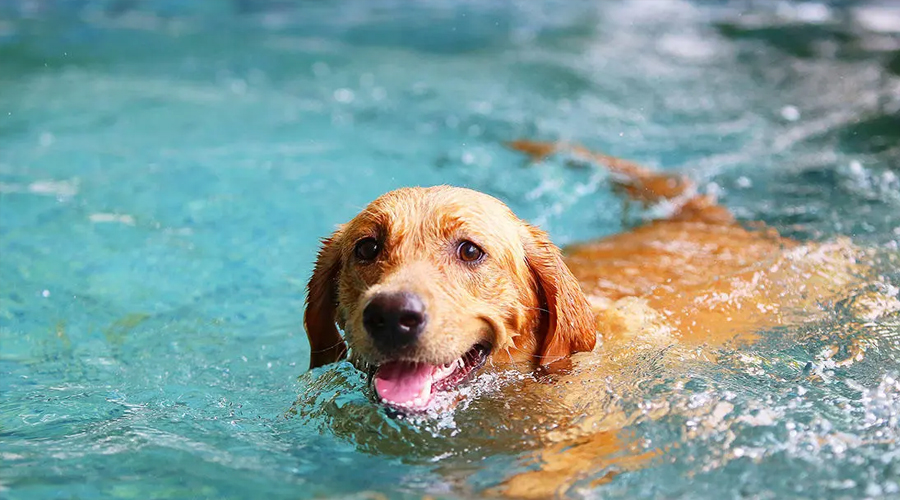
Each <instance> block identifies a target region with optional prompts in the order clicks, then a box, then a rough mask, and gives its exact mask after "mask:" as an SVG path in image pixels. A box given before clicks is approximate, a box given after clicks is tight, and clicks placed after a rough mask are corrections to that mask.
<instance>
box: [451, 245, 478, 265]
mask: <svg viewBox="0 0 900 500" xmlns="http://www.w3.org/2000/svg"><path fill="white" fill-rule="evenodd" d="M456 256H457V257H459V260H461V261H463V262H469V263H475V262H478V261H480V260H481V259H483V258H484V250H482V249H481V248H479V247H478V245H476V244H474V243H472V242H471V241H463V242H461V243H460V244H459V246H458V247H456Z"/></svg>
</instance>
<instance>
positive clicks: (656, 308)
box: [305, 141, 851, 367]
mask: <svg viewBox="0 0 900 500" xmlns="http://www.w3.org/2000/svg"><path fill="white" fill-rule="evenodd" d="M512 147H514V148H515V149H518V150H521V151H524V152H526V153H528V154H530V155H531V156H532V157H535V158H542V157H543V156H545V155H547V154H551V153H553V152H555V151H557V150H558V149H562V148H568V149H569V150H571V151H572V152H574V153H575V154H579V155H582V156H586V157H587V158H588V159H589V160H591V161H594V162H596V163H599V164H603V165H606V166H607V167H608V168H609V169H610V170H611V171H612V172H613V173H614V174H618V175H619V177H618V184H617V185H618V186H619V187H620V188H621V189H622V190H623V191H625V192H626V193H627V194H629V196H631V197H632V198H635V199H639V200H641V201H644V202H656V201H660V200H677V199H678V197H680V196H683V199H682V200H681V202H680V203H681V204H680V206H679V207H677V210H676V211H675V212H674V213H673V214H672V217H670V218H668V219H664V220H658V221H653V222H650V223H648V224H646V225H644V226H641V227H638V228H636V229H634V230H632V231H629V232H626V233H622V234H618V235H614V236H611V237H608V238H605V239H601V240H599V241H594V242H589V243H584V244H579V245H573V246H571V247H569V248H567V249H566V252H565V256H564V255H563V253H562V252H560V250H559V249H558V248H557V247H556V246H555V245H553V243H552V242H551V241H550V240H549V238H548V236H547V234H546V233H544V232H543V231H541V230H540V229H538V228H536V227H534V226H531V225H530V224H528V223H527V222H525V221H522V220H521V219H519V218H518V217H516V216H515V214H513V213H512V211H510V210H509V208H507V207H506V205H504V204H503V203H502V202H500V201H499V200H497V199H495V198H493V197H490V196H488V195H485V194H482V193H478V192H476V191H472V190H468V189H463V188H456V187H449V186H437V187H430V188H403V189H399V190H396V191H392V192H389V193H387V194H385V195H383V196H381V197H380V198H378V199H376V200H375V201H373V202H372V203H371V204H370V205H369V206H367V207H366V208H365V209H364V210H363V211H362V212H361V213H360V214H359V215H357V216H356V217H354V218H353V220H351V221H350V222H348V223H347V224H345V225H343V226H341V227H340V228H339V229H338V230H337V231H336V232H335V233H334V234H333V235H331V237H329V238H328V239H326V240H325V241H324V242H323V246H322V249H321V252H320V253H319V256H318V260H317V263H316V267H315V271H314V273H313V276H312V278H311V280H310V282H309V296H308V307H307V309H306V316H305V326H306V330H307V334H308V336H309V340H310V345H311V359H310V366H311V367H315V366H321V365H324V364H327V363H330V362H333V361H336V360H338V359H341V358H342V357H344V356H345V355H346V354H347V351H348V349H347V346H348V345H349V346H350V347H351V349H350V350H349V351H350V357H351V361H354V362H355V363H356V364H358V365H367V364H377V363H379V362H380V361H382V359H381V355H380V354H379V353H378V351H377V350H376V349H374V348H373V346H372V343H371V340H370V338H369V336H368V335H367V334H366V333H365V330H364V329H363V326H362V319H361V313H362V309H363V306H364V305H365V304H366V303H367V301H368V299H369V298H370V297H371V296H372V295H374V294H375V293H378V292H381V291H396V290H407V291H412V292H414V293H416V294H418V295H420V296H421V297H422V298H423V300H424V302H425V304H426V309H427V311H428V316H429V321H428V326H427V330H426V331H425V332H424V333H423V335H422V336H421V339H420V341H419V342H418V344H417V346H416V348H415V350H414V351H412V352H409V353H407V354H406V355H405V358H407V359H410V360H414V361H424V362H429V363H432V364H443V363H445V362H449V361H452V360H454V359H456V358H458V357H459V356H460V355H462V354H463V353H464V352H465V351H466V350H468V349H469V348H471V347H472V345H474V344H475V343H478V342H489V343H490V344H491V345H492V346H493V351H492V355H491V356H492V360H493V361H494V362H531V363H533V364H535V365H546V364H549V363H552V362H554V361H557V360H560V359H562V358H565V357H567V356H569V355H570V354H572V353H574V352H581V351H590V350H592V349H593V348H594V346H595V343H596V338H597V334H598V333H599V335H600V338H601V339H605V340H606V341H610V340H613V339H616V338H619V337H622V336H633V335H636V334H639V333H640V332H637V331H635V328H637V327H636V326H635V321H636V320H635V318H636V317H638V315H637V312H638V311H640V312H641V315H640V316H641V317H644V318H645V319H646V318H652V319H653V321H655V324H656V325H657V326H656V329H657V330H659V331H665V333H666V334H667V335H674V336H676V337H677V338H678V339H679V341H681V342H684V343H694V344H698V345H699V344H703V345H706V346H709V345H719V344H722V343H724V342H727V341H729V340H732V339H734V338H736V337H740V336H752V335H753V334H754V333H755V332H756V331H758V330H760V329H762V328H769V327H772V326H777V325H780V324H783V323H784V322H785V321H789V320H790V318H791V317H792V315H793V314H795V313H796V312H797V311H799V310H803V309H806V307H805V306H808V305H810V304H814V303H816V302H817V301H821V300H823V299H826V298H827V297H829V296H831V295H833V294H834V293H836V292H837V291H839V290H840V289H841V288H842V287H843V286H845V285H846V284H847V282H848V281H849V280H850V271H851V269H850V267H848V266H844V269H843V272H836V270H831V271H830V272H829V273H827V276H826V277H825V278H822V277H817V276H816V273H815V272H811V271H814V270H812V269H806V270H805V271H804V269H802V268H803V267H804V266H803V263H802V261H800V260H798V261H792V262H788V261H786V260H785V258H786V256H787V255H790V252H792V251H793V252H806V253H809V252H815V251H816V250H815V248H810V247H801V246H800V245H799V244H798V243H797V242H795V241H793V240H790V239H786V238H782V237H780V236H779V235H778V234H777V233H775V232H774V231H773V230H771V229H764V228H763V229H747V228H745V227H744V226H742V225H740V224H738V223H736V222H735V221H734V220H733V217H732V216H731V214H730V213H729V212H728V211H727V210H726V209H724V208H723V207H721V206H719V205H716V204H715V203H714V202H713V201H712V200H710V199H709V198H707V197H705V196H701V195H695V194H693V193H692V192H691V188H692V186H691V184H690V183H689V182H688V181H687V180H685V179H683V178H680V177H673V176H666V175H661V174H656V173H654V172H651V171H649V170H646V169H644V168H642V167H640V166H637V165H634V164H632V163H630V162H627V161H624V160H620V159H617V158H612V157H609V156H606V155H600V154H596V153H591V152H589V151H586V150H584V149H582V148H578V147H567V146H560V145H555V144H548V143H534V142H527V141H518V142H515V143H513V144H512ZM684 195H687V196H684ZM367 237H374V238H377V239H379V240H382V241H383V245H384V250H383V253H382V255H380V256H379V258H378V260H377V261H376V262H373V263H360V262H357V261H356V260H355V259H354V257H353V252H352V250H353V247H354V245H355V243H356V242H358V241H360V240H361V239H363V238H367ZM462 240H470V241H472V242H474V243H476V244H477V245H479V246H480V247H481V248H482V249H484V250H485V252H486V253H487V258H486V259H485V260H484V262H482V263H480V264H477V265H471V264H468V263H464V262H460V261H459V260H458V259H456V258H455V255H454V249H455V248H456V245H457V244H458V242H459V241H462ZM844 253H846V252H844ZM848 258H850V257H848ZM842 260H843V261H846V259H842ZM806 267H809V266H806ZM842 276H843V277H842ZM798 278H802V279H803V282H802V283H797V281H796V280H797V279H798ZM623 308H625V310H627V311H628V312H627V313H622V311H623ZM337 327H340V328H341V329H342V330H343V331H344V334H345V337H342V336H341V335H340V333H339V332H338V329H337ZM657 333H659V332H657ZM345 338H346V340H345Z"/></svg>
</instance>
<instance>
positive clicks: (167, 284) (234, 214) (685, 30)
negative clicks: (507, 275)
mask: <svg viewBox="0 0 900 500" xmlns="http://www.w3.org/2000/svg"><path fill="white" fill-rule="evenodd" d="M898 96H900V10H898V8H897V6H896V5H895V4H894V3H891V2H853V3H851V2H827V3H819V2H806V3H787V2H765V1H763V2H737V1H734V2H718V3H712V2H700V1H698V2H689V1H672V2H650V1H645V0H632V1H620V2H564V1H558V2H552V1H533V2H532V1H527V2H526V1H522V2H513V3H507V2H493V1H457V2H449V1H437V2H429V3H425V2H422V3H415V4H406V3H402V2H394V1H384V2H366V1H362V0H357V1H354V0H342V1H335V2H302V1H298V2H288V1H274V0H273V1H259V2H256V1H254V2H250V1H233V2H215V1H208V2H200V1H198V2H176V1H159V2H144V1H140V0H135V1H109V2H92V1H83V0H79V1H71V2H62V1H50V0H46V1H40V0H34V1H8V0H0V461H2V463H0V465H2V468H0V495H2V496H3V497H4V498H76V497H77V498H142V499H143V498H201V497H203V498H262V497H266V498H320V497H330V496H342V495H349V496H350V497H352V498H368V497H367V496H366V495H370V494H374V493H382V494H385V495H387V496H388V497H389V498H400V497H408V498H420V497H422V496H423V495H432V496H437V497H441V498H467V497H477V496H480V495H482V494H483V492H484V490H485V488H491V487H494V486H496V485H498V484H499V483H500V482H502V481H503V480H504V479H505V478H507V477H508V476H509V475H511V474H513V473H516V472H521V471H524V470H528V469H530V468H533V467H534V463H533V458H534V455H533V449H534V442H533V441H532V440H531V439H530V438H529V437H528V435H529V434H528V432H523V430H522V428H521V423H517V422H511V421H509V417H508V416H507V415H505V414H504V412H503V411H502V409H497V408H494V407H492V406H491V405H492V404H493V403H492V401H493V400H492V399H491V397H490V391H487V392H486V393H485V394H483V395H481V396H478V395H476V396H475V397H474V402H473V403H472V406H471V407H470V408H467V409H466V408H463V409H459V410H457V411H456V412H454V413H452V414H448V415H443V416H439V417H436V418H433V419H420V420H414V421H408V420H394V419H391V418H388V417H387V416H385V415H384V413H383V411H382V410H381V409H379V408H378V407H376V406H374V405H372V404H371V403H370V401H369V400H368V399H367V395H366V393H365V388H364V381H363V380H362V378H361V375H360V374H359V373H358V372H356V371H354V370H353V369H352V368H351V367H349V365H346V364H340V365H336V366H332V367H327V368H324V369H320V370H317V371H315V372H314V373H305V372H306V362H307V359H308V345H307V342H306V338H305V335H304V332H303V330H302V325H301V316H302V307H303V300H304V290H303V287H304V286H305V282H306V279H307V278H308V276H309V274H310V271H311V268H312V262H313V259H314V255H315V251H316V249H317V244H318V239H319V238H320V237H322V236H325V235H327V234H328V233H329V232H330V231H331V230H333V228H334V226H335V225H336V224H338V223H341V222H343V221H345V220H347V219H349V218H350V217H351V216H352V215H353V214H354V213H356V211H358V210H359V209H360V208H361V207H362V206H364V205H365V204H366V203H367V202H368V201H370V200H372V199H373V198H375V197H376V196H378V195H379V194H381V193H382V192H384V191H386V190H389V189H392V188H395V187H399V186H407V185H431V184H439V183H449V184H455V185H463V186H468V187H471V188H475V189H478V190H481V191H485V192H488V193H490V194H493V195H495V196H498V197H500V198H501V199H503V200H504V201H506V202H507V203H508V204H509V205H510V206H511V207H512V208H513V209H514V210H515V211H516V212H517V213H518V214H519V215H520V216H522V217H523V218H526V219H529V220H531V221H534V222H536V223H539V224H541V225H542V226H543V227H544V228H545V229H547V230H548V231H549V232H550V233H551V235H552V236H553V238H554V239H555V241H557V242H558V243H561V244H564V243H567V242H572V241H578V240H584V239H589V238H594V237H599V236H602V235H606V234H611V233H614V232H616V231H620V230H622V229H623V222H622V220H623V211H622V204H621V203H620V201H619V200H618V199H617V198H616V197H615V196H614V195H613V194H612V193H611V190H610V185H609V183H608V182H607V178H606V177H605V176H604V175H603V174H602V173H600V172H595V171H592V170H590V169H578V168H574V169H573V168H569V167H568V166H567V165H566V164H565V161H564V160H552V161H549V162H547V163H546V164H545V165H543V166H541V167H539V168H531V167H528V166H526V164H525V163H524V161H523V159H522V158H521V157H520V156H518V155H516V154H514V153H512V152H510V151H508V150H506V149H504V148H503V146H502V144H501V143H502V141H504V140H509V139H514V138H519V137H525V138H540V139H564V140H571V141H578V142H581V143H584V144H586V145H589V146H591V147H593V148H596V149H600V150H604V151H606V152H608V153H611V154H616V155H620V156H624V157H628V158H632V159H635V160H638V161H640V162H643V163H645V164H648V165H651V166H654V167H657V168H661V169H671V170H684V171H686V172H688V173H689V174H690V175H691V176H692V177H693V178H694V179H696V180H698V181H699V182H700V183H701V184H702V185H703V186H704V188H705V189H707V190H710V191H715V192H717V193H719V194H720V195H721V197H722V200H723V202H724V203H725V204H726V205H727V206H729V207H730V208H731V209H732V210H733V211H735V213H737V214H738V215H739V216H740V217H741V218H742V219H746V220H763V221H766V222H767V223H769V224H770V225H772V226H774V227H776V228H777V229H779V230H780V231H781V232H783V233H785V234H788V235H791V236H795V237H799V238H807V239H813V240H817V241H824V240H828V239H830V238H834V237H836V236H838V235H847V236H850V237H852V238H853V240H854V242H856V243H857V244H859V245H860V246H864V247H866V248H871V249H874V254H873V256H872V257H871V262H869V263H868V264H870V265H872V266H874V267H875V269H877V271H878V274H880V275H881V276H880V277H877V278H872V283H871V286H870V287H869V288H870V289H871V290H875V291H877V292H879V293H881V294H882V295H883V296H885V297H892V296H893V297H896V295H897V288H896V287H897V286H898V285H900V271H898V265H897V260H896V257H897V254H898V250H897V248H898V240H900V180H898V176H900V120H898V118H897V117H898V115H900V97H898ZM645 215H651V216H652V213H650V214H645ZM629 216H630V217H633V216H634V214H633V213H631V214H630V215H629ZM854 345H864V346H865V347H866V350H865V355H864V356H861V357H860V358H861V359H859V360H855V361H854V360H853V359H851V361H853V362H850V363H841V361H845V360H847V359H848V358H850V357H851V355H850V354H848V352H850V351H849V350H848V349H849V348H850V347H851V346H854ZM898 360H900V315H898V314H897V313H896V312H895V313H892V314H887V315H884V316H882V317H881V318H879V319H868V320H860V319H858V318H851V317H850V316H849V315H848V314H845V312H844V311H843V310H842V309H841V307H837V308H833V309H832V310H830V311H828V314H827V315H826V318H825V319H822V320H818V321H816V322H814V323H811V324H806V325H803V326H798V327H797V328H793V329H786V330H782V331H777V332H768V333H765V334H764V335H763V338H762V340H761V341H760V342H759V343H758V344H756V345H754V346H752V347H748V348H745V349H743V350H741V351H727V352H723V353H721V360H720V362H719V363H716V364H707V365H698V366H696V367H692V368H691V369H690V370H687V371H686V372H684V373H679V374H668V373H666V374H663V373H660V372H654V371H653V369H648V370H647V371H646V373H644V375H643V376H644V377H645V378H646V380H647V383H648V384H649V386H650V388H644V389H643V390H640V391H631V392H629V391H626V390H623V391H621V393H620V394H618V396H619V398H620V400H619V403H617V404H618V405H619V406H620V407H622V408H629V407H641V408H643V407H647V406H648V405H649V406H653V405H657V404H660V403H662V402H666V403H668V404H670V405H671V408H672V409H671V410H670V411H669V412H668V413H666V415H665V416H664V417H661V418H657V419H638V420H637V421H636V422H635V423H634V424H633V425H631V426H630V427H629V429H627V430H628V431H629V432H631V433H633V434H634V435H635V436H636V437H637V438H638V439H639V440H643V442H645V443H646V444H647V446H648V447H667V449H668V452H667V453H666V454H664V455H663V456H662V457H660V458H659V459H657V460H655V461H654V462H653V463H652V464H650V465H648V466H647V467H645V468H643V469H641V470H637V471H632V472H626V473H623V474H620V475H618V476H615V477H614V478H613V479H612V480H611V481H610V482H606V483H602V484H601V483H594V482H593V481H592V480H593V479H596V478H600V477H603V476H605V475H606V474H607V473H608V472H609V470H607V469H604V468H600V470H597V471H596V472H595V475H593V476H591V477H585V478H582V480H581V481H579V482H578V483H577V484H576V485H575V486H574V487H573V488H572V489H571V490H570V491H569V494H570V496H573V497H584V498H633V497H636V496H642V495H648V496H661V497H667V498H725V497H742V498H744V497H747V498H787V497H803V498H809V497H829V498H830V497H834V498H860V497H866V496H868V497H873V498H900V431H898V428H900V422H898V418H900V382H898V374H900V361H898ZM494 375H495V376H496V377H497V378H496V379H492V383H496V384H501V385H502V384H503V383H504V382H503V376H504V375H503V374H494ZM513 378H514V377H513ZM509 383H515V382H509ZM295 403H296V404H295ZM724 403H727V404H728V405H731V407H732V410H731V411H729V412H728V413H727V414H725V415H722V414H721V411H718V412H717V411H716V410H715V408H719V409H720V410H721V409H722V408H725V407H722V406H718V405H719V404H724ZM523 404H524V403H523ZM641 405H644V406H641ZM492 409H493V411H488V410H492ZM698 429H705V432H698Z"/></svg>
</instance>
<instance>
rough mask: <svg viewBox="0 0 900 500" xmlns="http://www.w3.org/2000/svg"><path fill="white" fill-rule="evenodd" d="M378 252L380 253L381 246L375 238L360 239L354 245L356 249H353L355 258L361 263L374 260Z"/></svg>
mask: <svg viewBox="0 0 900 500" xmlns="http://www.w3.org/2000/svg"><path fill="white" fill-rule="evenodd" d="M379 252H381V244H379V243H378V240H376V239H375V238H364V239H361V240H359V241H358V242H357V243H356V248H354V249H353V253H354V255H356V258H357V259H359V260H363V261H370V260H375V257H378V253H379Z"/></svg>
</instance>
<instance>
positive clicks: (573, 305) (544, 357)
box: [524, 226, 597, 365]
mask: <svg viewBox="0 0 900 500" xmlns="http://www.w3.org/2000/svg"><path fill="white" fill-rule="evenodd" d="M526 233H527V234H526V235H525V237H524V240H525V241H524V246H525V258H526V260H527V261H528V267H529V268H530V269H531V273H532V274H533V275H534V280H535V284H536V286H538V287H540V290H538V292H539V296H541V297H542V301H543V302H544V303H545V304H546V308H547V313H546V314H547V315H548V317H547V318H546V319H545V320H544V321H541V324H542V325H545V331H544V332H543V338H542V339H541V338H539V339H538V342H539V345H540V346H541V347H540V351H539V355H540V357H541V358H540V364H541V365H548V364H550V363H553V362H554V361H558V360H560V359H562V358H565V357H566V356H568V355H570V354H572V353H575V352H583V351H590V350H592V349H593V348H594V344H595V343H596V341H597V331H596V325H595V322H594V315H593V312H592V311H591V305H590V303H589V302H588V300H587V298H586V297H585V296H584V292H582V291H581V286H580V285H579V284H578V280H576V279H575V276H573V275H572V272H571V271H570V270H569V268H568V267H567V266H566V264H565V262H563V259H562V254H561V253H560V251H559V248H557V247H556V245H554V244H553V243H552V242H551V241H550V238H549V237H548V236H547V233H545V232H543V231H541V230H540V229H537V228H535V227H532V226H527V227H526Z"/></svg>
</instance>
